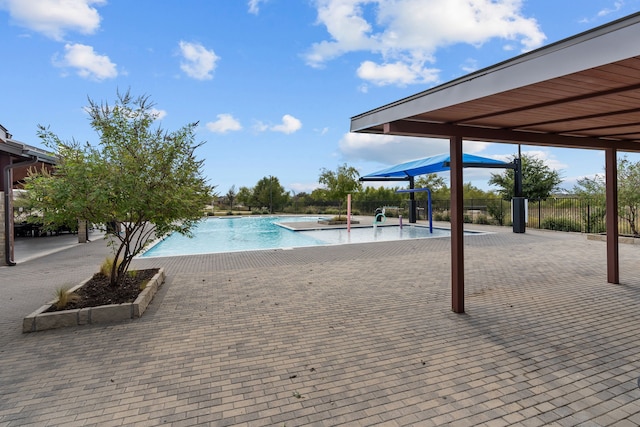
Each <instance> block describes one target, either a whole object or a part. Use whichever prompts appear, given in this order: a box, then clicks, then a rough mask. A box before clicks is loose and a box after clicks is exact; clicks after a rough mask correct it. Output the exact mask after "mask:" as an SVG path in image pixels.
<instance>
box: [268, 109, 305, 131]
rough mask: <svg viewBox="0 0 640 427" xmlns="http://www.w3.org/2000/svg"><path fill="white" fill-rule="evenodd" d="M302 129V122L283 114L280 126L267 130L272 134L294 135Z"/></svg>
mask: <svg viewBox="0 0 640 427" xmlns="http://www.w3.org/2000/svg"><path fill="white" fill-rule="evenodd" d="M301 127H302V122H301V121H300V120H298V119H296V118H295V117H293V116H291V115H289V114H285V115H284V116H282V124H279V125H275V126H271V127H270V128H269V129H270V130H272V131H274V132H282V133H286V134H290V133H294V132H296V131H298V130H300V128H301Z"/></svg>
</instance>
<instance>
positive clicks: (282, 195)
mask: <svg viewBox="0 0 640 427" xmlns="http://www.w3.org/2000/svg"><path fill="white" fill-rule="evenodd" d="M253 197H254V199H255V200H256V202H257V203H258V205H259V206H261V207H268V208H269V212H273V211H274V210H276V211H278V210H281V209H282V208H283V207H284V205H285V204H286V203H287V202H288V201H289V193H287V191H285V189H284V187H283V186H282V185H280V180H279V179H278V178H277V177H275V176H265V177H264V178H262V179H261V180H260V181H258V183H257V184H256V186H255V187H253Z"/></svg>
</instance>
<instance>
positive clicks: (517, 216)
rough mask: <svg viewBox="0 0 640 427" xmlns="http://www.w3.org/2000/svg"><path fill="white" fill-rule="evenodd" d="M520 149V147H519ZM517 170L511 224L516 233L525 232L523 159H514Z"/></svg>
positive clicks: (515, 170) (515, 171) (514, 177)
mask: <svg viewBox="0 0 640 427" xmlns="http://www.w3.org/2000/svg"><path fill="white" fill-rule="evenodd" d="M518 147H520V146H519V145H518ZM513 163H514V165H515V168H514V170H513V187H514V188H513V199H511V206H512V207H513V212H512V213H513V215H512V217H511V222H512V226H513V232H514V233H524V232H525V199H524V197H522V158H517V159H513Z"/></svg>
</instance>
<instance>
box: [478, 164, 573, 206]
mask: <svg viewBox="0 0 640 427" xmlns="http://www.w3.org/2000/svg"><path fill="white" fill-rule="evenodd" d="M515 158H516V156H515V155H514V156H512V159H515ZM514 175H515V174H514V171H513V169H507V170H505V171H504V172H503V173H502V174H495V173H492V174H491V179H489V184H491V185H496V186H498V187H500V189H499V190H498V193H500V195H501V196H502V198H503V199H505V200H511V198H512V197H513V196H514V186H513V185H514ZM560 182H562V179H561V177H560V173H559V172H558V171H555V170H553V169H551V168H550V167H549V166H548V165H546V164H545V162H544V161H543V160H541V159H538V158H536V157H534V156H531V155H527V154H523V155H522V195H523V196H524V197H525V198H527V199H543V200H544V199H546V198H547V197H549V196H550V195H551V193H553V192H554V191H557V190H558V185H559V184H560Z"/></svg>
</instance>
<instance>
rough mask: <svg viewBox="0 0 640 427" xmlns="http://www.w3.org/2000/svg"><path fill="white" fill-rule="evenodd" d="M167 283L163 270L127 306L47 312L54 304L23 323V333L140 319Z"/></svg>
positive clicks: (104, 306) (77, 287)
mask: <svg viewBox="0 0 640 427" xmlns="http://www.w3.org/2000/svg"><path fill="white" fill-rule="evenodd" d="M164 279H165V274H164V269H163V268H161V269H160V270H159V271H158V273H156V274H155V275H154V276H153V277H152V278H151V280H149V282H148V283H147V285H146V286H145V288H144V289H143V290H142V292H140V294H139V295H138V297H137V298H136V300H135V301H134V302H130V303H125V304H111V305H103V306H99V307H87V308H80V309H75V310H63V311H55V312H50V313H49V312H47V310H49V308H50V307H51V306H52V305H53V304H55V302H56V301H55V300H54V301H51V302H49V303H48V304H45V305H43V306H42V307H40V308H39V309H37V310H36V311H34V312H33V313H31V314H30V315H28V316H27V317H25V318H24V319H23V321H22V332H23V333H24V332H37V331H44V330H47V329H56V328H64V327H67V326H78V325H92V324H96V323H113V322H120V321H123V320H126V319H135V318H138V317H140V316H142V313H144V311H145V310H146V309H147V306H148V305H149V304H150V303H151V300H152V299H153V296H154V295H155V294H156V292H157V291H158V288H159V287H160V286H161V285H162V284H163V283H164ZM89 280H91V279H87V280H85V281H84V282H82V283H80V284H79V285H77V286H75V287H74V288H72V289H71V290H70V291H69V292H73V291H75V290H77V289H79V288H81V287H82V286H83V285H84V284H85V283H87V282H88V281H89Z"/></svg>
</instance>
